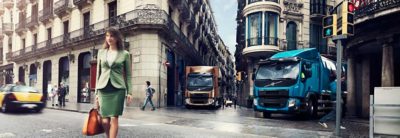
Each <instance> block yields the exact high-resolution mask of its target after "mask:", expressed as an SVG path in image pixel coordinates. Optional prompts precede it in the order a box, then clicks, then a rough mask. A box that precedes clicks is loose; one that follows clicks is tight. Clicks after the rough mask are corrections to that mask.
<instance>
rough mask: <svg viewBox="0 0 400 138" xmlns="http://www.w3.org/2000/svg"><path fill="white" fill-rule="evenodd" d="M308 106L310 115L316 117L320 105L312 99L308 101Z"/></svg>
mask: <svg viewBox="0 0 400 138" xmlns="http://www.w3.org/2000/svg"><path fill="white" fill-rule="evenodd" d="M307 108H308V110H307V112H308V113H307V114H308V116H309V117H310V118H316V117H317V115H318V107H317V103H316V102H315V100H314V99H310V100H308V101H307Z"/></svg>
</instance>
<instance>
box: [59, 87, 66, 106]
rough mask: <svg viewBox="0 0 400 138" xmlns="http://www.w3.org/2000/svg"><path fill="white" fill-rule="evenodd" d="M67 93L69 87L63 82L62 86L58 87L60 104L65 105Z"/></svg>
mask: <svg viewBox="0 0 400 138" xmlns="http://www.w3.org/2000/svg"><path fill="white" fill-rule="evenodd" d="M66 95H67V89H66V88H65V86H64V84H63V83H60V88H58V105H60V107H61V106H65V96H66Z"/></svg>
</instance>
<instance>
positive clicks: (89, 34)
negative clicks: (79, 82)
mask: <svg viewBox="0 0 400 138" xmlns="http://www.w3.org/2000/svg"><path fill="white" fill-rule="evenodd" d="M109 20H110V19H106V20H103V21H100V22H97V23H95V24H92V25H89V27H84V28H81V29H78V30H75V31H72V32H70V33H68V35H61V36H58V37H55V38H52V39H51V40H47V41H43V42H40V43H38V45H37V48H36V47H35V48H32V49H31V50H25V51H24V55H19V53H20V52H16V53H14V55H12V60H13V61H18V60H24V59H27V58H31V57H33V56H35V55H38V54H46V53H48V51H54V50H55V51H57V50H58V49H63V48H67V47H73V46H78V45H79V44H81V43H83V42H88V41H96V40H98V39H103V38H104V33H105V29H106V28H107V27H109V26H111V25H112V24H110V21H109ZM114 25H115V26H114V27H115V28H118V29H119V30H121V31H130V30H132V29H135V28H137V26H143V27H150V28H154V29H162V30H165V31H166V32H165V33H166V34H168V37H171V38H174V39H176V40H178V42H179V43H181V45H179V46H182V47H181V48H180V49H183V50H184V51H185V53H187V54H188V55H189V56H192V57H193V58H194V59H196V60H197V59H198V58H199V57H200V56H199V54H198V53H196V52H195V51H194V49H195V48H194V47H193V45H192V43H190V41H189V39H188V38H187V37H186V36H185V35H184V34H183V32H182V31H181V30H180V28H179V27H178V26H177V25H176V24H175V23H174V22H173V21H172V19H171V18H170V17H169V16H168V14H167V13H166V12H165V11H163V10H158V9H140V10H133V11H131V12H128V13H124V14H121V15H119V16H117V19H116V23H115V24H114ZM79 46H80V45H79ZM28 51H29V52H28ZM15 54H17V55H15Z"/></svg>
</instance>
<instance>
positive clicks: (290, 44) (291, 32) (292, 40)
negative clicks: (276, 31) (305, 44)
mask: <svg viewBox="0 0 400 138" xmlns="http://www.w3.org/2000/svg"><path fill="white" fill-rule="evenodd" d="M286 40H287V50H295V49H297V25H296V23H294V22H289V23H288V24H287V26H286Z"/></svg>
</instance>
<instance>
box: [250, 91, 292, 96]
mask: <svg viewBox="0 0 400 138" xmlns="http://www.w3.org/2000/svg"><path fill="white" fill-rule="evenodd" d="M258 96H259V97H277V98H279V97H286V98H287V97H289V92H288V91H286V90H277V91H259V92H258Z"/></svg>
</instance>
